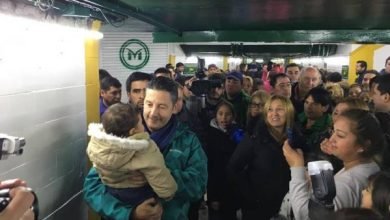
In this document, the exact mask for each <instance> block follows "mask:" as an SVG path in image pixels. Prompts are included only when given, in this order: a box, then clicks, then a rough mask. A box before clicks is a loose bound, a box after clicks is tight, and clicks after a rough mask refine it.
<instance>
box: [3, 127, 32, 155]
mask: <svg viewBox="0 0 390 220" xmlns="http://www.w3.org/2000/svg"><path fill="white" fill-rule="evenodd" d="M24 145H26V141H25V139H24V138H22V137H13V136H9V135H6V134H1V133H0V147H1V151H0V160H3V159H4V160H5V159H8V157H9V155H21V154H23V147H24Z"/></svg>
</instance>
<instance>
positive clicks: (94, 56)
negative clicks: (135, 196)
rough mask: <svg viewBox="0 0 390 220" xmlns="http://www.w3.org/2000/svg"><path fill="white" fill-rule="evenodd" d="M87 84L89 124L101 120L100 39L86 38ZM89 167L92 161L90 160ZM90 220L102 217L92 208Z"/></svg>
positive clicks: (94, 26) (95, 23)
mask: <svg viewBox="0 0 390 220" xmlns="http://www.w3.org/2000/svg"><path fill="white" fill-rule="evenodd" d="M100 27H101V22H100V21H93V23H92V28H91V30H95V31H98V30H99V29H100ZM85 86H86V108H87V109H86V112H87V125H88V124H89V123H91V122H99V121H100V115H99V91H100V83H99V40H96V39H86V40H85ZM88 167H91V163H90V162H89V161H88ZM88 219H89V220H99V219H100V217H99V216H98V215H97V214H96V213H94V212H93V211H92V210H90V209H89V210H88Z"/></svg>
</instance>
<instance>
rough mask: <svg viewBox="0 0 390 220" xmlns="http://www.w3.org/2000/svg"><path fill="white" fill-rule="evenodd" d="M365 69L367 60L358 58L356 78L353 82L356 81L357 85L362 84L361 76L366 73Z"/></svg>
mask: <svg viewBox="0 0 390 220" xmlns="http://www.w3.org/2000/svg"><path fill="white" fill-rule="evenodd" d="M366 71H367V62H366V61H364V60H358V61H357V62H356V76H357V78H356V80H355V82H356V83H358V84H359V85H361V84H362V82H363V77H364V74H365V73H366Z"/></svg>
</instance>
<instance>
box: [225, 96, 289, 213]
mask: <svg viewBox="0 0 390 220" xmlns="http://www.w3.org/2000/svg"><path fill="white" fill-rule="evenodd" d="M263 112H264V119H263V120H260V121H259V123H258V125H257V126H256V128H255V130H254V132H253V134H251V135H249V134H247V135H245V137H244V139H243V140H242V142H241V143H240V144H239V145H238V146H237V149H236V151H235V152H234V153H233V155H232V158H231V160H230V163H229V166H228V175H229V178H230V179H231V180H232V181H233V183H234V186H235V189H236V191H238V193H239V195H241V196H242V202H241V208H242V219H243V220H252V219H254V220H263V219H264V220H269V219H270V218H271V217H273V216H275V215H277V214H278V212H279V209H280V205H281V203H282V200H283V197H284V196H285V195H286V193H287V191H288V181H289V180H290V172H289V169H288V164H287V163H286V161H285V160H284V157H283V152H282V145H283V142H284V141H285V140H286V139H287V132H286V130H287V128H292V127H293V124H294V107H293V105H292V103H291V101H290V99H288V98H286V97H284V96H277V95H275V96H272V97H271V98H270V99H268V101H267V102H266V103H265V105H264V110H263Z"/></svg>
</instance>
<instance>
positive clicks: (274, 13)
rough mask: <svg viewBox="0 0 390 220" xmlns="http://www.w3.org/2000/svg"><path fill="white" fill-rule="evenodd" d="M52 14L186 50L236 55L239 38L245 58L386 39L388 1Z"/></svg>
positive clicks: (143, 4) (80, 2) (105, 7)
mask: <svg viewBox="0 0 390 220" xmlns="http://www.w3.org/2000/svg"><path fill="white" fill-rule="evenodd" d="M25 1H27V2H29V3H30V4H32V3H36V2H49V3H50V0H40V1H39V0H25ZM50 11H55V13H57V14H60V15H67V16H88V17H91V18H94V19H99V20H102V21H103V22H105V23H106V24H107V25H109V23H111V24H113V25H115V26H118V25H121V24H122V23H123V24H122V26H120V27H118V28H119V29H120V30H122V31H134V30H136V31H142V30H143V29H145V31H150V32H153V39H154V42H155V43H166V42H176V43H181V44H182V48H183V51H184V52H185V53H186V54H191V53H195V52H198V53H209V54H228V55H234V52H235V51H234V50H233V49H237V48H236V47H237V46H235V45H236V44H238V45H240V43H243V44H244V45H243V46H238V49H240V50H238V52H239V54H240V53H241V52H242V54H243V55H246V54H248V55H250V54H252V55H253V54H258V53H259V52H258V51H259V50H260V51H263V53H264V54H268V55H271V56H272V55H282V56H283V55H285V54H292V56H302V54H303V55H310V56H312V55H316V54H319V55H323V56H327V55H332V54H334V53H335V48H336V49H337V45H336V43H345V44H350V43H390V22H389V20H390V13H389V11H390V1H388V0H372V1H368V0H184V1H183V0H164V1H162V0H55V1H54V4H53V7H52V8H51V9H50ZM134 20H137V21H138V22H134ZM145 24H147V25H145ZM151 27H152V28H151ZM189 42H198V43H199V45H198V46H194V45H186V43H189ZM209 42H227V45H214V46H209ZM230 42H234V44H230ZM253 42H256V43H258V42H261V43H264V44H267V43H273V44H272V45H268V46H267V45H263V46H259V45H255V44H254V43H253ZM285 43H299V45H295V46H294V45H288V46H286V45H285ZM229 44H230V45H229ZM317 47H318V48H317ZM316 51H317V52H316ZM236 52H237V51H236Z"/></svg>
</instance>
